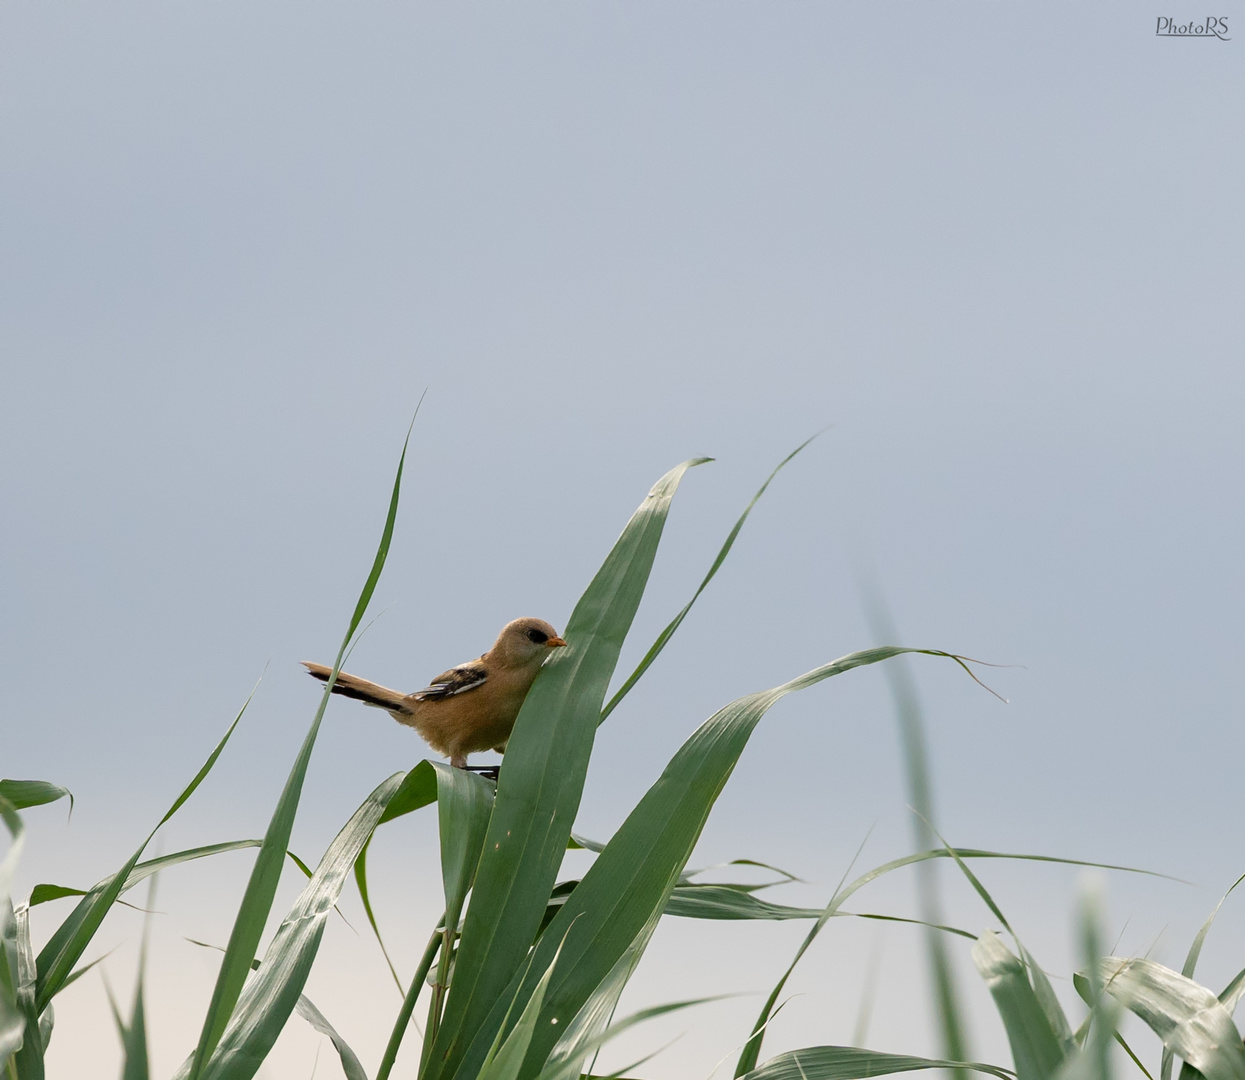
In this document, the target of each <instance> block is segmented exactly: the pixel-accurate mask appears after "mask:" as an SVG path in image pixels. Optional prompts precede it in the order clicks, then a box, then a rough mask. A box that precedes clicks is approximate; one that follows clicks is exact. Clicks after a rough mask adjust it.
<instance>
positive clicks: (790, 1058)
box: [743, 1046, 1015, 1080]
mask: <svg viewBox="0 0 1245 1080" xmlns="http://www.w3.org/2000/svg"><path fill="white" fill-rule="evenodd" d="M918 1069H972V1070H973V1071H974V1072H981V1073H988V1074H989V1075H990V1076H995V1077H998V1078H999V1080H1012V1078H1013V1076H1014V1075H1015V1074H1014V1073H1012V1072H1011V1071H1010V1070H1008V1069H1001V1068H999V1067H998V1066H997V1065H982V1064H981V1063H980V1062H976V1061H946V1060H938V1059H935V1058H920V1057H909V1056H907V1055H904V1054H882V1053H879V1052H878V1051H876V1050H860V1049H858V1048H857V1047H854V1046H809V1047H806V1048H805V1049H803V1050H792V1051H791V1052H790V1053H786V1054H779V1055H778V1057H775V1058H770V1059H769V1061H767V1062H766V1063H765V1064H764V1065H762V1066H760V1067H759V1068H756V1069H753V1070H752V1071H751V1072H749V1073H747V1074H746V1075H745V1076H744V1077H743V1080H866V1078H868V1077H872V1076H888V1075H890V1074H891V1073H901V1072H914V1071H916V1070H918Z"/></svg>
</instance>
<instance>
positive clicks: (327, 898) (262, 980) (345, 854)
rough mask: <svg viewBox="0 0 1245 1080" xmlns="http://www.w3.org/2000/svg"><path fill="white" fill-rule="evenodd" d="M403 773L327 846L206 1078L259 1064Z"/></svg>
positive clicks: (236, 1075)
mask: <svg viewBox="0 0 1245 1080" xmlns="http://www.w3.org/2000/svg"><path fill="white" fill-rule="evenodd" d="M405 775H406V774H405V773H395V774H394V775H393V776H391V777H389V779H387V780H385V781H384V782H383V783H382V784H380V785H379V786H378V787H377V788H376V790H375V791H373V792H372V793H371V794H370V795H369V796H368V797H367V799H366V800H365V801H364V803H363V805H362V806H360V807H359V809H358V810H356V811H355V812H354V814H353V815H352V816H351V818H350V820H349V821H348V822H347V823H346V825H345V826H344V827H343V828H342V830H341V832H339V833H338V834H337V836H336V837H335V838H334V840H333V842H332V843H331V844H330V845H329V847H328V850H327V851H326V852H325V853H324V857H323V858H322V859H321V860H320V865H319V866H318V867H317V868H316V872H315V874H314V875H313V877H312V879H311V881H309V882H308V883H307V885H306V887H305V888H304V889H303V891H302V893H301V894H300V895H299V897H298V899H297V900H296V901H295V902H294V906H293V907H291V908H290V911H289V913H288V914H287V915H286V917H285V919H284V921H283V922H282V923H281V925H280V927H278V929H277V932H276V935H275V936H274V937H273V939H272V943H271V944H270V945H269V946H268V949H267V951H266V952H265V954H264V960H263V963H262V964H261V965H260V968H259V971H258V972H257V973H256V975H255V977H254V978H253V979H252V980H251V981H250V982H249V983H248V984H247V985H246V988H245V990H244V991H243V993H242V994H241V996H240V997H239V999H238V1006H237V1008H236V1009H235V1010H234V1013H233V1016H232V1018H231V1019H230V1021H229V1024H228V1026H227V1027H226V1028H225V1031H224V1032H223V1034H222V1035H221V1038H220V1041H219V1043H218V1045H217V1047H216V1050H215V1052H214V1053H213V1054H212V1056H211V1058H210V1059H209V1060H208V1062H207V1065H206V1066H205V1067H204V1069H203V1072H202V1075H203V1077H204V1078H205V1080H250V1078H251V1077H253V1076H254V1075H255V1073H256V1071H257V1070H258V1069H259V1067H260V1065H261V1064H262V1063H263V1060H264V1058H265V1057H266V1056H267V1054H268V1051H269V1050H270V1049H271V1048H272V1044H273V1043H274V1042H276V1039H277V1036H278V1035H279V1034H280V1033H281V1030H282V1028H284V1027H285V1024H286V1021H287V1020H288V1019H289V1017H290V1013H292V1012H293V1011H294V1007H295V1005H296V1004H297V1003H298V998H299V995H300V994H301V993H302V991H303V986H304V985H305V984H306V981H307V975H308V974H309V972H310V971H311V965H312V962H313V961H314V960H315V955H316V951H317V950H318V949H319V946H320V939H321V937H322V936H323V934H324V924H325V922H326V921H327V919H328V916H329V912H330V911H332V910H333V906H334V904H336V902H337V897H338V896H339V895H340V894H341V890H342V886H343V885H344V884H345V882H346V877H347V876H348V875H349V873H350V868H351V867H352V866H354V861H355V859H356V858H357V857H358V854H359V849H360V848H361V847H362V846H363V844H364V843H366V841H367V838H368V837H369V836H371V834H372V830H373V829H375V827H376V823H377V821H379V820H380V816H381V814H383V813H384V810H385V806H386V805H387V804H388V801H389V799H390V797H391V796H392V795H393V793H394V792H395V791H396V790H397V789H398V787H399V785H400V784H401V783H402V780H403V779H404V777H405ZM249 966H250V965H248V968H249ZM188 1064H189V1063H188ZM186 1072H187V1068H183V1070H182V1071H181V1072H179V1073H178V1076H179V1077H181V1076H184V1075H186Z"/></svg>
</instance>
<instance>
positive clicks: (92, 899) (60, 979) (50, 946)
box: [35, 690, 255, 1012]
mask: <svg viewBox="0 0 1245 1080" xmlns="http://www.w3.org/2000/svg"><path fill="white" fill-rule="evenodd" d="M254 696H255V691H254V690H252V691H251V694H250V696H249V697H248V698H247V699H246V701H245V702H243V705H242V708H241V709H239V710H238V715H237V716H235V717H234V718H233V723H232V724H230V725H229V730H228V731H226V732H225V734H224V736H223V737H222V738H221V740H220V742H218V743H217V744H216V748H215V749H214V750H213V751H212V752H211V753H210V754H209V755H208V758H207V761H205V762H204V763H203V767H202V768H200V769H199V771H198V772H197V773H196V774H195V776H194V779H193V780H191V781H190V783H189V784H187V785H186V787H185V788H183V789H182V792H181V794H180V795H178V796H177V798H176V799H174V800H173V805H172V806H170V807H169V809H168V810H167V811H166V812H165V814H164V816H163V817H162V818H161V819H160V820H159V821H158V822H157V823H156V827H155V828H154V829H152V830H151V832H149V833H148V834H147V838H146V839H145V840H144V841H143V842H142V843H141V844H139V846H138V850H137V851H135V852H134V854H133V855H131V856H130V859H129V861H128V862H127V863H126V864H125V865H124V866H123V867H122V868H121V869H120V870H119V871H117V873H115V874H113V876H112V877H111V878H107V879H105V882H101V883H100V884H101V886H102V888H100V890H99V891H98V892H96V891H95V890H92V891H91V892H90V893H88V894H87V895H86V896H85V897H83V899H82V902H81V903H79V904H78V906H77V907H75V908H74V909H73V911H72V912H71V913H70V915H69V918H67V919H66V920H65V921H64V922H63V923H61V925H60V926H59V927H57V929H56V931H55V932H54V933H53V934H52V937H51V938H50V939H49V940H48V943H47V944H46V945H44V946H43V948H42V949H41V950H40V952H39V958H38V960H37V962H36V963H37V969H38V981H37V983H36V990H35V1005H36V1009H37V1011H38V1012H42V1011H43V1009H44V1008H45V1007H46V1006H47V1004H48V1002H50V1001H51V1000H52V998H53V997H54V996H55V995H56V994H57V993H58V992H59V991H60V990H61V988H62V987H63V986H64V985H65V980H66V979H68V977H69V975H70V974H71V973H72V971H73V969H74V965H75V964H76V963H77V962H78V958H79V957H80V956H81V955H82V953H83V951H84V950H85V949H86V947H87V945H89V944H90V942H91V939H92V938H93V937H94V936H95V932H96V931H97V930H98V929H99V926H100V923H102V922H103V921H104V917H105V916H106V915H107V914H108V911H109V909H110V908H111V907H112V905H113V903H114V902H115V901H116V899H117V897H118V896H120V895H121V892H122V890H124V889H125V888H126V887H127V882H129V880H130V875H131V874H132V873H133V871H134V869H135V867H136V866H137V865H138V860H139V859H140V858H142V855H143V852H144V851H145V850H146V849H147V845H148V844H149V843H151V838H152V837H153V836H155V835H156V832H157V831H158V830H159V828H160V826H161V825H163V824H164V823H165V822H166V821H168V820H169V819H170V818H171V817H172V816H173V815H174V814H176V813H177V811H178V810H180V809H181V808H182V805H183V804H184V803H185V802H186V800H187V799H189V798H190V796H191V795H193V794H194V793H195V791H196V790H197V789H198V787H199V785H200V784H201V783H203V781H204V779H205V778H206V777H207V775H208V773H210V772H211V771H212V766H213V765H215V764H216V761H217V759H218V758H219V757H220V755H221V753H222V752H223V751H224V749H225V745H226V744H227V743H228V742H229V737H230V736H231V735H232V734H233V733H234V729H235V728H237V726H238V723H239V721H241V719H242V716H243V714H244V713H245V712H246V709H247V706H248V705H250V703H251V698H253V697H254ZM157 861H158V860H157Z"/></svg>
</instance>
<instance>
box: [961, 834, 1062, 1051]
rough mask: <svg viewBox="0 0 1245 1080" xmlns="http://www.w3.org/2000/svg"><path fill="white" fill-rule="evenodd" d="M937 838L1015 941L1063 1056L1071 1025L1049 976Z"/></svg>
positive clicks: (978, 883)
mask: <svg viewBox="0 0 1245 1080" xmlns="http://www.w3.org/2000/svg"><path fill="white" fill-rule="evenodd" d="M938 838H939V839H940V840H942V842H943V844H944V845H945V846H946V850H947V851H948V852H950V854H951V858H952V859H954V860H955V865H956V866H958V867H959V869H960V872H961V873H962V874H963V875H964V876H965V877H966V878H967V879H968V882H969V884H970V885H972V887H973V889H974V890H975V891H976V892H977V895H978V896H980V897H981V899H982V900H983V901H984V902H985V904H986V906H987V907H988V908H989V909H990V911H991V913H992V914H993V915H994V917H995V918H996V919H998V920H999V922H1000V923H1002V924H1003V926H1004V928H1005V929H1006V930H1007V932H1008V933H1009V934H1011V936H1012V940H1014V941H1015V942H1016V948H1017V949H1018V950H1019V951H1020V960H1021V961H1022V962H1023V964H1024V965H1025V968H1026V969H1027V971H1028V980H1029V984H1030V987H1031V989H1032V990H1033V996H1034V999H1035V1000H1036V1001H1037V1003H1038V1007H1039V1008H1040V1009H1041V1010H1042V1013H1043V1015H1044V1016H1045V1017H1046V1024H1047V1026H1048V1027H1049V1029H1050V1032H1051V1034H1052V1035H1054V1037H1055V1041H1056V1042H1057V1043H1058V1045H1059V1050H1060V1055H1061V1057H1066V1056H1067V1055H1068V1054H1069V1053H1071V1052H1072V1050H1073V1048H1074V1046H1075V1040H1074V1039H1073V1037H1072V1029H1071V1027H1070V1026H1069V1024H1068V1018H1067V1017H1066V1016H1065V1015H1064V1011H1063V1006H1062V1005H1060V1004H1059V999H1058V998H1057V997H1055V991H1054V989H1052V987H1051V985H1050V980H1049V979H1047V977H1046V972H1044V971H1043V970H1042V967H1041V965H1040V964H1039V963H1037V961H1036V960H1034V959H1033V957H1032V956H1031V955H1030V954H1029V952H1028V951H1027V950H1026V949H1025V947H1024V944H1023V943H1022V942H1021V940H1020V938H1019V937H1018V936H1017V934H1016V931H1015V930H1013V929H1012V927H1011V925H1010V924H1009V923H1008V921H1007V918H1006V917H1005V916H1004V914H1003V912H1002V910H1001V909H1000V908H999V906H998V904H996V903H995V902H994V897H992V896H991V895H990V893H989V892H988V891H987V889H986V887H985V886H984V885H983V884H982V883H981V881H980V880H979V879H978V877H977V875H976V874H974V873H973V872H972V870H970V869H969V868H968V865H967V864H966V863H965V862H964V860H963V859H962V858H961V857H960V854H959V852H957V851H956V849H955V848H953V847H952V846H951V845H950V844H948V843H947V842H946V840H945V839H944V838H943V837H942V835H941V834H938ZM983 974H984V972H983ZM1009 1030H1010V1029H1009Z"/></svg>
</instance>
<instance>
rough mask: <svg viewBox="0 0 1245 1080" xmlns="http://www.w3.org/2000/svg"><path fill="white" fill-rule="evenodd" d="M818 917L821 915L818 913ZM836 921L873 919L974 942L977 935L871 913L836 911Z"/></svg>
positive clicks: (923, 921) (924, 922)
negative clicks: (917, 927)
mask: <svg viewBox="0 0 1245 1080" xmlns="http://www.w3.org/2000/svg"><path fill="white" fill-rule="evenodd" d="M818 914H819V915H820V914H821V913H820V912H818ZM834 917H835V918H836V919H874V920H876V921H878V922H897V923H907V924H908V925H909V926H923V927H925V928H926V929H927V930H934V931H937V932H938V933H940V934H954V935H955V936H956V937H962V938H968V940H969V941H976V940H977V935H976V934H974V933H973V932H972V931H970V930H961V929H960V928H959V927H958V926H946V925H944V924H943V923H928V922H926V921H925V920H924V919H905V918H904V917H903V916H902V915H878V914H875V913H874V912H871V911H836V912H835V913H834Z"/></svg>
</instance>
